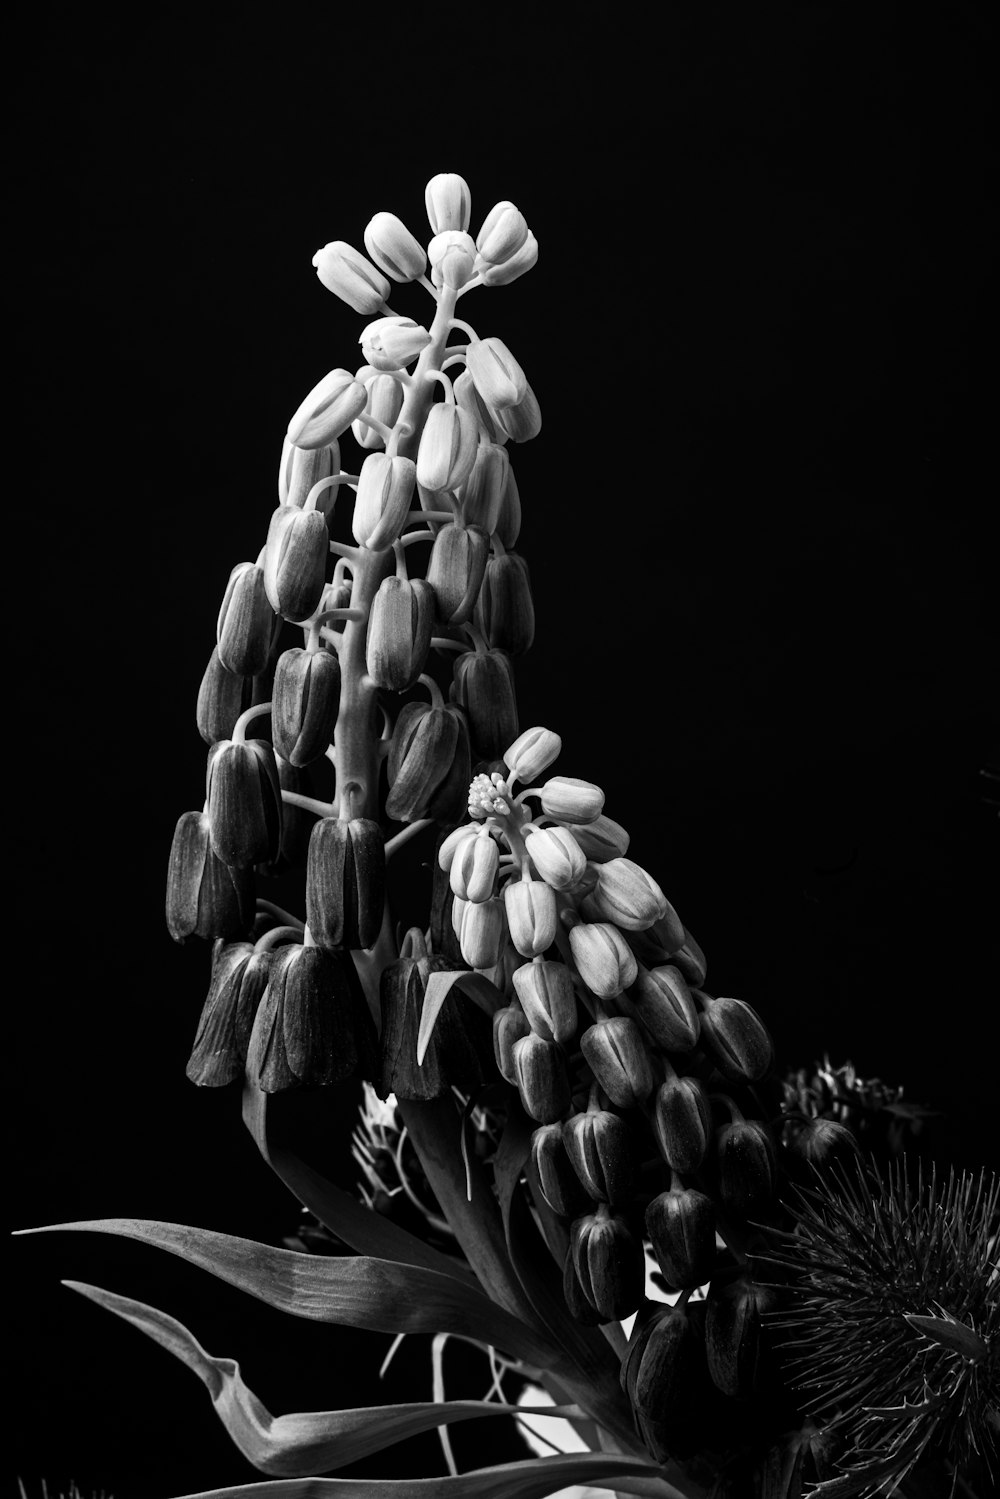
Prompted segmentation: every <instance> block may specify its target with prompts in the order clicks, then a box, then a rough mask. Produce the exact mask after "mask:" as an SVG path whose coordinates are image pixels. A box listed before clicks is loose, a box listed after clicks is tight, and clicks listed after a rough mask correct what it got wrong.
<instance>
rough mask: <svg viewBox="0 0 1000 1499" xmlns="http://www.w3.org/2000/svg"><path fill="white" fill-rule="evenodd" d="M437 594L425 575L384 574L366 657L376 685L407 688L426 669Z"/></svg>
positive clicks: (374, 606)
mask: <svg viewBox="0 0 1000 1499" xmlns="http://www.w3.org/2000/svg"><path fill="white" fill-rule="evenodd" d="M436 603H437V601H436V598H435V595H434V590H433V588H432V587H431V585H430V584H429V583H428V582H427V581H426V579H424V578H399V577H396V576H395V574H393V575H391V576H390V577H388V578H383V579H382V582H381V583H380V584H379V588H378V592H377V593H376V595H375V597H374V599H373V600H372V605H371V610H370V611H369V615H368V638H367V644H366V646H365V659H366V662H367V666H368V675H369V676H370V677H371V679H372V681H373V682H374V683H375V685H376V687H383V688H385V689H386V690H387V691H389V692H405V691H406V689H407V688H408V687H412V686H413V684H414V682H415V681H416V680H417V678H418V677H419V676H420V673H421V672H422V671H423V669H424V663H425V661H426V660H427V653H428V651H429V650H430V644H431V635H432V633H433V629H434V611H435V608H436Z"/></svg>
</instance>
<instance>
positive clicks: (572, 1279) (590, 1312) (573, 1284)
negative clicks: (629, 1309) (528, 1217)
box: [562, 1184, 605, 1327]
mask: <svg viewBox="0 0 1000 1499" xmlns="http://www.w3.org/2000/svg"><path fill="white" fill-rule="evenodd" d="M578 1185H579V1184H578ZM562 1292H563V1300H564V1301H565V1303H566V1310H567V1311H568V1312H569V1314H570V1316H571V1317H572V1318H573V1321H574V1322H579V1323H580V1324H581V1325H582V1326H584V1327H599V1326H600V1325H601V1323H602V1322H603V1321H604V1320H605V1319H604V1317H603V1316H602V1315H601V1313H600V1312H598V1311H595V1310H594V1308H593V1307H592V1306H591V1304H590V1302H589V1301H588V1300H587V1298H586V1296H585V1295H584V1294H583V1287H582V1286H581V1284H580V1277H579V1276H578V1275H577V1273H576V1265H575V1264H574V1263H573V1249H572V1246H571V1247H570V1249H569V1250H568V1251H567V1254H566V1260H565V1262H564V1264H563V1284H562Z"/></svg>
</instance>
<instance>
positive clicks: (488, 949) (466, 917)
mask: <svg viewBox="0 0 1000 1499" xmlns="http://www.w3.org/2000/svg"><path fill="white" fill-rule="evenodd" d="M490 841H491V842H492V839H491V840H490ZM459 907H461V910H460V911H459ZM453 910H454V912H458V916H457V924H456V926H455V931H456V934H457V936H458V944H459V946H460V948H461V949H462V957H463V958H464V959H465V961H466V963H468V965H469V967H470V968H493V967H495V966H496V964H497V963H499V961H500V956H501V954H502V952H503V945H504V938H505V936H506V935H507V923H506V921H505V919H504V911H503V901H501V900H500V898H499V897H498V896H494V897H493V898H492V899H490V900H483V901H471V900H463V899H462V898H461V897H460V896H456V897H455V905H454V908H453Z"/></svg>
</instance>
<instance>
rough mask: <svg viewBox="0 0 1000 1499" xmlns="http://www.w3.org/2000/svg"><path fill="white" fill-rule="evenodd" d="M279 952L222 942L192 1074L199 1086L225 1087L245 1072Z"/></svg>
mask: <svg viewBox="0 0 1000 1499" xmlns="http://www.w3.org/2000/svg"><path fill="white" fill-rule="evenodd" d="M273 956H274V954H273V953H272V952H268V951H264V952H261V953H257V952H255V951H254V947H253V944H252V943H251V942H217V943H216V944H215V951H214V952H213V954H212V980H211V983H210V984H209V989H208V996H207V998H206V1000H205V1004H204V1007H203V1009H202V1012H201V1019H200V1020H199V1022H198V1032H197V1035H196V1036H195V1040H194V1046H193V1048H192V1051H191V1057H190V1059H189V1061H188V1064H187V1075H188V1077H189V1078H190V1079H191V1081H192V1082H193V1083H197V1084H198V1086H199V1087H200V1088H220V1087H223V1086H224V1085H225V1084H226V1083H230V1082H232V1081H233V1080H234V1079H235V1078H237V1077H242V1076H243V1065H244V1063H245V1061H246V1055H247V1047H248V1045H249V1042H250V1032H251V1030H252V1029H253V1022H254V1016H255V1015H256V1014H257V1006H258V1005H259V1004H260V1001H261V997H262V995H263V993H264V990H265V988H266V987H267V979H268V972H269V968H270V963H271V960H272V958H273Z"/></svg>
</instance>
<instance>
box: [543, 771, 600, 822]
mask: <svg viewBox="0 0 1000 1499" xmlns="http://www.w3.org/2000/svg"><path fill="white" fill-rule="evenodd" d="M603 807H604V792H603V791H602V790H601V788H600V786H595V785H594V783H593V781H578V780H576V779H575V777H573V776H552V778H551V779H550V780H548V781H546V782H545V785H544V786H543V787H542V811H543V812H544V813H545V814H546V816H548V817H558V818H559V819H560V820H562V821H566V822H593V821H594V819H595V818H597V817H600V815H601V811H602V809H603Z"/></svg>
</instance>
